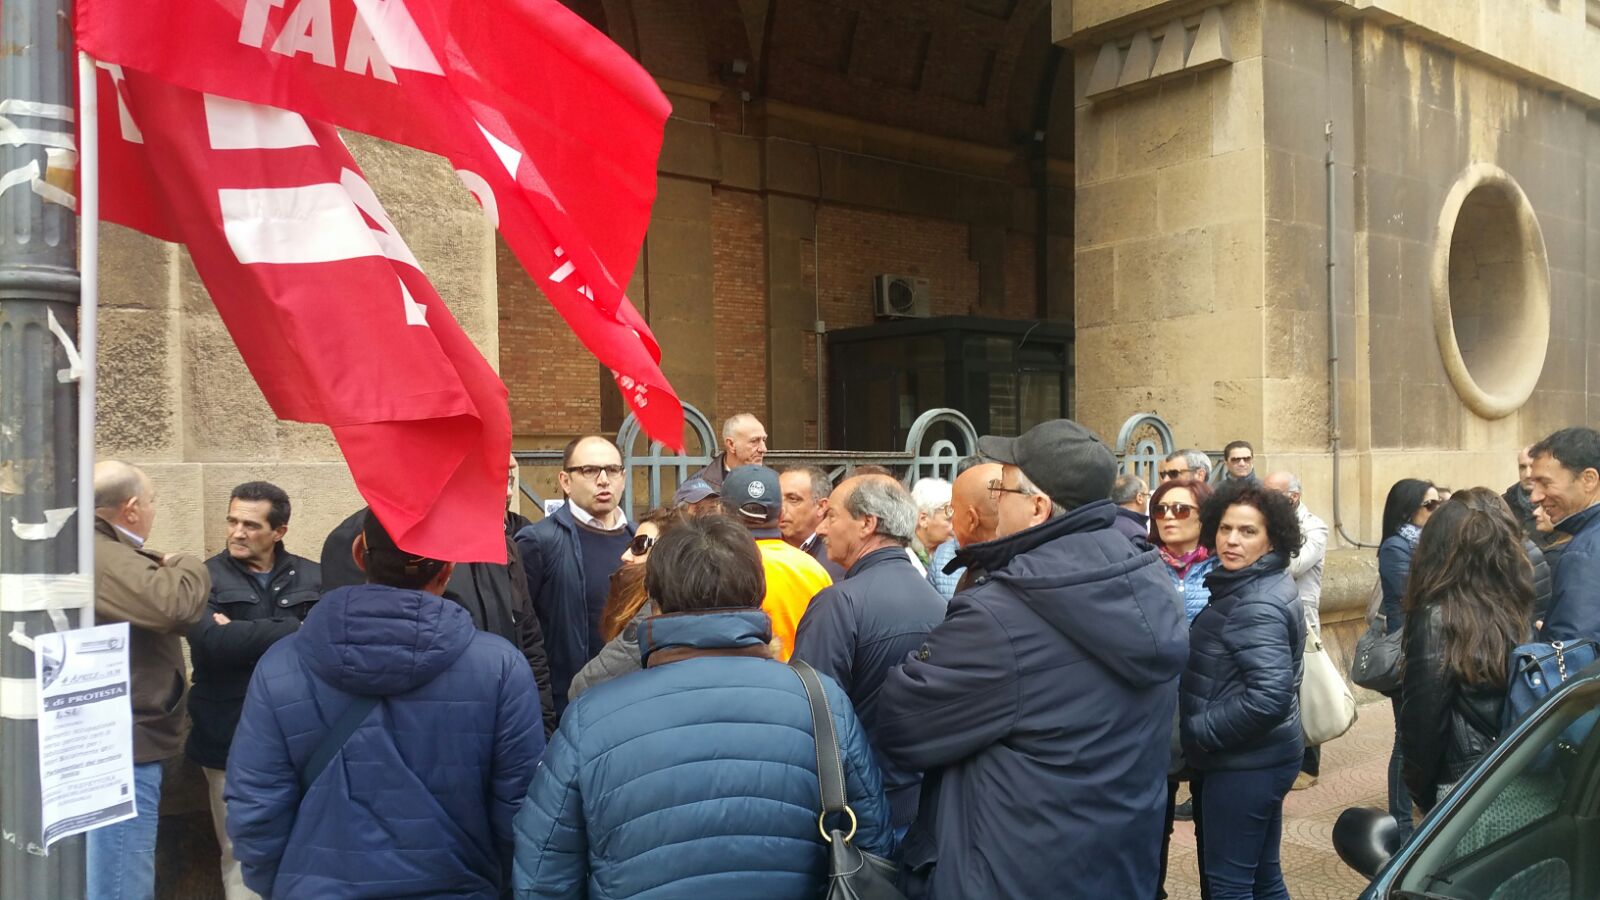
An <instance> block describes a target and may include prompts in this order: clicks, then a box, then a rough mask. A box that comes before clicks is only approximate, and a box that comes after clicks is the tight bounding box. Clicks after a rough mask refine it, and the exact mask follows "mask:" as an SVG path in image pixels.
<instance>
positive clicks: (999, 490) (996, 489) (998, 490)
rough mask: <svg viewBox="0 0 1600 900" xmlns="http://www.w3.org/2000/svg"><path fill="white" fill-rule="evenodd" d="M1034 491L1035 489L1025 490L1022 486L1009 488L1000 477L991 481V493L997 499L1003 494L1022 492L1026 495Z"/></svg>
mask: <svg viewBox="0 0 1600 900" xmlns="http://www.w3.org/2000/svg"><path fill="white" fill-rule="evenodd" d="M1032 493H1033V491H1028V490H1023V489H1022V488H1008V487H1006V486H1005V482H1003V481H1001V480H1000V479H998V478H995V479H992V480H991V481H990V482H989V494H990V495H991V496H993V497H994V498H995V499H997V500H998V499H999V498H1000V495H1001V494H1021V495H1023V496H1024V497H1026V496H1029V495H1030V494H1032Z"/></svg>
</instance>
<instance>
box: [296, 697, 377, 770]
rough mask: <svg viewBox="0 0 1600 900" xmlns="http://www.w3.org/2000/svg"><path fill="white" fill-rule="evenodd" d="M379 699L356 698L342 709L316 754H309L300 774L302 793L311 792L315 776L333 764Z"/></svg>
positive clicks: (318, 746)
mask: <svg viewBox="0 0 1600 900" xmlns="http://www.w3.org/2000/svg"><path fill="white" fill-rule="evenodd" d="M380 699H381V698H379V697H376V696H358V697H356V698H355V699H354V700H351V701H350V705H349V706H346V707H345V708H344V712H343V713H341V714H340V715H339V719H338V721H336V722H334V723H333V728H331V729H329V731H328V734H327V736H326V737H324V738H323V739H322V743H320V744H318V745H317V749H316V752H314V753H312V754H311V759H310V760H309V761H307V762H306V767H305V770H304V771H302V772H301V773H300V790H301V792H302V793H304V792H306V791H309V790H311V786H312V785H313V784H315V783H316V781H317V776H318V775H321V774H322V770H323V769H326V768H327V767H328V763H330V762H333V757H334V756H335V755H336V754H338V752H339V751H340V750H341V749H343V748H344V745H345V742H346V741H348V740H350V736H351V735H353V734H355V733H356V729H357V728H359V727H361V723H362V721H363V720H365V719H366V718H367V714H369V713H371V712H372V709H373V707H375V706H377V705H378V702H379V700H380Z"/></svg>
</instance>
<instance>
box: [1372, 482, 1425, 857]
mask: <svg viewBox="0 0 1600 900" xmlns="http://www.w3.org/2000/svg"><path fill="white" fill-rule="evenodd" d="M1438 506H1439V491H1438V489H1437V488H1435V487H1434V486H1433V482H1431V481H1424V480H1422V479H1420V478H1402V479H1400V480H1399V481H1397V482H1395V483H1394V486H1393V487H1391V488H1389V496H1388V498H1387V499H1386V500H1384V501H1383V542H1382V543H1381V544H1379V546H1378V584H1379V585H1380V587H1381V589H1382V591H1383V601H1382V603H1381V604H1380V605H1379V608H1378V611H1379V612H1380V613H1382V615H1383V621H1384V627H1385V628H1386V629H1387V632H1388V633H1389V634H1394V633H1395V632H1396V631H1399V630H1400V629H1401V628H1403V627H1404V626H1405V620H1406V618H1405V610H1404V607H1403V606H1402V605H1401V601H1402V599H1403V598H1404V596H1405V590H1406V576H1407V575H1408V574H1409V573H1410V572H1411V552H1412V550H1413V549H1414V548H1415V547H1416V546H1417V540H1418V539H1419V538H1421V537H1422V526H1424V525H1426V524H1427V523H1428V517H1429V516H1431V515H1433V511H1434V510H1435V509H1437V508H1438ZM1389 702H1390V703H1391V704H1392V705H1393V707H1394V719H1395V721H1396V722H1398V721H1400V697H1399V695H1398V694H1395V695H1394V696H1391V697H1390V698H1389ZM1403 765H1404V763H1403V761H1402V757H1401V755H1400V732H1399V730H1398V729H1396V730H1395V738H1394V749H1393V750H1392V751H1390V753H1389V815H1391V816H1394V821H1395V837H1394V839H1395V840H1396V841H1397V844H1396V846H1398V845H1399V844H1403V843H1405V841H1406V840H1407V839H1409V838H1410V837H1411V829H1412V821H1411V792H1410V791H1408V790H1406V783H1405V779H1404V778H1403V777H1402V775H1401V771H1402V767H1403Z"/></svg>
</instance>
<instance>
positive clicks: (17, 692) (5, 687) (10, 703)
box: [0, 678, 39, 719]
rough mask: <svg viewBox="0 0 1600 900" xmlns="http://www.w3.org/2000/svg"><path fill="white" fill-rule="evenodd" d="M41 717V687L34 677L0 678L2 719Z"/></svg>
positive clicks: (0, 713) (0, 716)
mask: <svg viewBox="0 0 1600 900" xmlns="http://www.w3.org/2000/svg"><path fill="white" fill-rule="evenodd" d="M37 718H39V687H38V685H37V684H35V683H34V680H33V679H32V678H0V719H37Z"/></svg>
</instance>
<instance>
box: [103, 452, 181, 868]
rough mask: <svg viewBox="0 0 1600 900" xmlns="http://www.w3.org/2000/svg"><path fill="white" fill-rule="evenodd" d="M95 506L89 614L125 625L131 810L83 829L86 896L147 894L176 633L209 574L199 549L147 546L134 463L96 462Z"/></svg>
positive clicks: (174, 686)
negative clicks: (130, 725) (110, 822)
mask: <svg viewBox="0 0 1600 900" xmlns="http://www.w3.org/2000/svg"><path fill="white" fill-rule="evenodd" d="M94 506H95V509H94V518H95V521H94V531H95V544H94V614H95V620H96V622H97V623H99V624H102V625H106V624H111V623H115V622H126V623H128V663H129V666H130V669H131V672H130V675H131V679H130V680H131V685H130V693H131V694H132V697H131V699H132V702H133V784H134V798H133V799H134V802H135V807H134V809H135V812H136V815H135V817H134V818H132V819H127V820H125V821H122V822H118V823H116V824H115V825H107V826H105V827H103V828H97V829H95V830H94V831H91V832H89V839H88V876H89V881H88V894H89V896H91V897H110V896H125V897H152V896H154V895H155V879H156V824H157V822H158V821H159V819H160V816H159V813H158V808H159V807H160V805H161V769H162V762H163V761H164V760H167V759H169V758H171V757H174V756H177V755H178V753H179V752H180V751H181V750H182V749H183V743H182V738H183V712H184V711H183V692H184V670H183V645H182V644H181V643H180V642H179V640H178V639H179V637H180V636H181V635H182V634H184V633H185V632H186V631H188V630H189V626H190V625H193V624H194V623H195V622H197V621H199V620H200V617H201V616H202V615H204V614H205V611H206V598H207V597H208V596H209V595H210V593H211V576H210V574H209V573H207V571H206V566H205V563H204V562H202V561H201V560H200V558H199V557H198V556H191V555H187V554H182V555H180V554H170V553H169V554H161V553H155V552H153V551H151V550H150V549H149V548H148V547H146V546H145V540H146V539H148V538H149V537H150V529H151V527H152V526H154V525H155V521H156V491H155V485H153V484H152V483H151V482H150V476H148V475H146V474H145V473H144V472H143V471H142V470H140V469H139V468H138V467H136V466H131V465H129V464H127V463H125V462H121V461H119V460H114V459H113V460H106V461H104V462H100V463H96V464H95V467H94ZM118 891H120V893H118Z"/></svg>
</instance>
